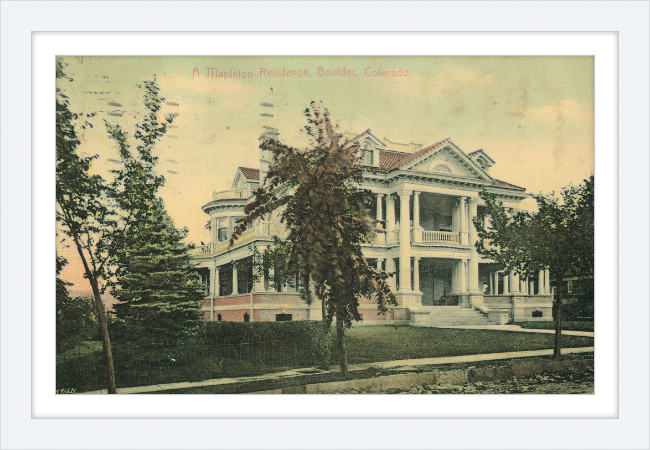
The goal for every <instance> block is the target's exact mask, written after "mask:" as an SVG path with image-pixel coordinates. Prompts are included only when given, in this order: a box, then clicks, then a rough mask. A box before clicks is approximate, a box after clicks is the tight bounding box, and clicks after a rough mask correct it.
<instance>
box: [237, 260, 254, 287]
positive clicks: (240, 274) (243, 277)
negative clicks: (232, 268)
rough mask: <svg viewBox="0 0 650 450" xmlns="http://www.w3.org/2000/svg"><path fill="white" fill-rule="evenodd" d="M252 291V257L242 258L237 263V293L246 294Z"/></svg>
mask: <svg viewBox="0 0 650 450" xmlns="http://www.w3.org/2000/svg"><path fill="white" fill-rule="evenodd" d="M252 291H253V257H249V258H246V259H242V260H241V261H239V262H238V263H237V293H238V294H247V293H249V292H252Z"/></svg>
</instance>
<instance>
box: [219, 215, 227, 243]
mask: <svg viewBox="0 0 650 450" xmlns="http://www.w3.org/2000/svg"><path fill="white" fill-rule="evenodd" d="M226 240H228V217H222V218H220V219H217V241H219V242H223V241H226Z"/></svg>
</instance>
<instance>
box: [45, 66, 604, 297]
mask: <svg viewBox="0 0 650 450" xmlns="http://www.w3.org/2000/svg"><path fill="white" fill-rule="evenodd" d="M62 59H63V61H64V63H65V64H67V66H66V67H65V72H66V74H67V75H68V76H69V77H70V78H72V81H69V80H57V86H58V87H60V88H61V89H62V90H63V91H64V92H65V93H66V95H68V96H69V99H70V108H71V110H72V111H73V112H76V113H91V112H96V113H97V115H96V116H95V117H93V118H92V119H91V122H92V125H93V127H92V128H87V129H86V130H80V141H81V145H80V147H79V151H80V152H81V153H86V154H88V155H94V154H97V155H98V159H97V160H96V163H95V164H94V166H93V168H92V170H93V171H95V172H96V173H99V174H102V175H103V176H106V177H109V176H110V175H109V174H110V169H111V168H117V167H118V162H117V161H118V160H119V156H118V153H117V149H116V147H115V144H114V142H113V141H111V140H110V139H109V138H108V136H107V133H106V127H105V125H104V120H105V121H108V122H110V123H113V124H119V125H120V126H122V128H123V129H124V130H125V131H126V132H127V133H129V135H131V136H132V135H133V132H134V125H135V123H136V122H137V121H138V120H139V119H140V118H141V117H142V114H143V113H144V107H143V105H142V100H141V99H142V94H141V91H140V90H139V89H138V85H139V84H140V83H141V82H142V81H143V80H152V79H154V77H155V79H156V81H157V83H158V85H159V87H160V94H161V96H162V97H164V98H165V100H166V104H165V105H164V107H163V110H162V111H163V113H174V114H177V117H176V119H175V120H174V123H173V125H172V127H171V128H170V129H169V131H168V133H167V135H166V136H165V137H163V139H162V140H161V141H160V142H159V143H158V144H157V147H156V150H155V154H156V156H158V157H159V165H158V171H159V173H160V174H162V175H164V176H165V179H166V182H165V186H164V187H163V188H162V189H161V190H160V195H161V196H162V197H163V199H164V200H165V205H166V207H167V210H168V212H169V214H170V216H171V217H172V219H173V220H174V222H175V224H176V226H178V227H184V226H185V227H187V228H188V229H189V235H188V241H190V242H194V243H200V241H203V242H206V243H207V242H208V241H209V234H208V232H207V230H206V229H205V228H204V226H205V224H206V222H207V220H208V216H207V215H206V214H205V213H203V211H202V210H201V207H202V206H203V205H205V204H206V203H208V202H209V201H210V200H211V199H212V192H213V191H221V190H227V189H230V187H231V185H232V181H233V178H234V175H235V171H236V170H237V167H239V166H246V167H255V168H257V167H259V148H258V145H259V143H258V141H257V139H258V137H259V136H260V134H261V132H262V129H263V128H262V127H263V126H273V127H276V128H278V130H279V132H280V140H281V141H282V142H283V143H285V144H288V145H292V146H300V147H303V146H305V145H306V144H307V141H306V138H305V135H304V133H302V132H301V129H302V127H303V126H304V125H305V118H304V115H303V112H304V110H305V108H307V107H308V106H309V104H310V102H311V101H317V102H322V104H323V106H325V107H327V108H328V109H329V110H330V113H331V117H332V119H333V120H334V121H335V122H337V123H338V124H339V130H340V131H346V132H352V133H361V132H363V131H365V130H367V129H371V130H372V133H373V134H374V135H375V136H377V137H378V138H380V139H381V138H388V139H390V140H391V141H393V142H400V143H411V142H414V143H419V144H423V145H424V146H428V145H431V144H433V143H435V142H438V141H440V140H442V139H445V138H450V139H451V140H452V142H454V143H455V144H456V145H457V146H458V147H460V148H461V149H462V150H463V151H465V152H466V153H469V152H471V151H474V150H477V149H479V148H482V149H483V150H484V151H485V152H486V153H487V154H488V155H489V156H490V157H491V158H492V159H493V160H494V161H495V162H496V164H495V165H494V166H493V167H492V168H491V169H490V175H492V176H493V177H495V178H498V179H500V180H504V181H507V182H509V183H513V184H516V185H518V186H522V187H525V188H526V189H527V192H529V193H534V194H536V193H540V192H543V193H545V194H546V193H550V192H551V191H557V190H559V189H560V188H562V187H563V186H566V185H568V184H570V183H573V184H579V183H581V182H582V181H583V180H584V179H585V178H587V177H588V176H589V175H591V174H592V173H593V172H594V60H593V58H592V57H588V56H559V57H555V56H462V57H460V56H458V57H455V56H445V57H437V56H381V57H377V56H374V57H366V56H350V57H336V56H314V57H312V56H260V57H256V56H243V57H232V56H231V57H218V56H162V57H161V56H144V57H134V56H124V57H122V56H116V57H111V56H94V57H79V56H67V57H62ZM262 103H270V104H272V105H273V107H272V108H269V107H264V106H261V104H262ZM262 113H264V114H272V115H273V117H268V116H261V115H260V114H262ZM525 202H526V203H523V204H522V206H524V207H526V206H529V207H533V206H534V201H532V199H531V200H526V201H525ZM58 250H59V251H60V252H61V254H63V255H64V256H66V257H67V258H68V260H69V265H68V266H67V267H66V268H65V269H64V272H63V273H62V277H63V278H64V279H66V280H67V281H70V282H72V283H74V286H73V287H72V288H71V289H73V290H88V289H89V285H88V282H87V281H86V280H84V279H83V277H82V270H81V265H80V263H79V262H78V257H76V255H75V254H74V253H73V252H71V251H70V248H62V247H59V248H58Z"/></svg>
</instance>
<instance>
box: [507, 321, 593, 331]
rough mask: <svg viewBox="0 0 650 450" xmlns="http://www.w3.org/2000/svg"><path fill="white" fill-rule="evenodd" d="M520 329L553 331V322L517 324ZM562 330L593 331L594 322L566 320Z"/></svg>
mask: <svg viewBox="0 0 650 450" xmlns="http://www.w3.org/2000/svg"><path fill="white" fill-rule="evenodd" d="M515 325H519V326H520V327H521V328H527V329H528V328H530V329H535V328H536V329H538V330H554V329H555V322H553V321H548V322H517V323H515ZM562 329H563V330H570V331H594V322H593V321H589V320H566V321H564V324H563V325H562Z"/></svg>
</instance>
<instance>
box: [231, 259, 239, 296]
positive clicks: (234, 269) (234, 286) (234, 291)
mask: <svg viewBox="0 0 650 450" xmlns="http://www.w3.org/2000/svg"><path fill="white" fill-rule="evenodd" d="M237 291H239V287H238V285H237V262H236V261H233V263H232V295H237V294H238V292H237Z"/></svg>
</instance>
